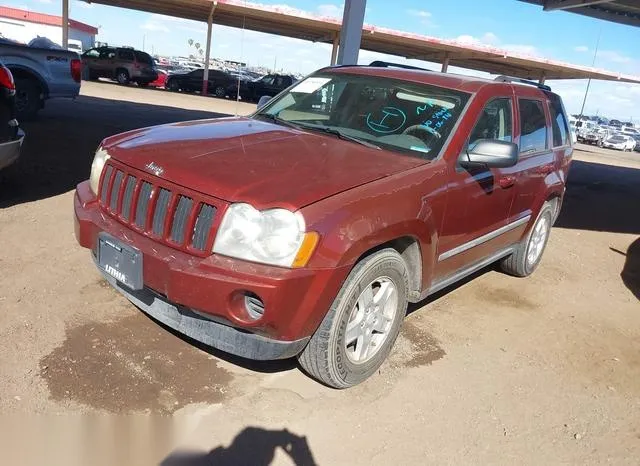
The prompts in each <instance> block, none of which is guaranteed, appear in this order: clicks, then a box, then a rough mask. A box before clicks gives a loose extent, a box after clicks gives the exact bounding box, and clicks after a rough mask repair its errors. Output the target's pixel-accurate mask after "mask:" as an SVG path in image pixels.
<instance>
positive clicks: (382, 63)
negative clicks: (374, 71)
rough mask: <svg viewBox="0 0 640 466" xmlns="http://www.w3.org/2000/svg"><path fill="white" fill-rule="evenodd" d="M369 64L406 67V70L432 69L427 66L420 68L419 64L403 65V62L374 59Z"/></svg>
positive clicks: (383, 66) (385, 66)
mask: <svg viewBox="0 0 640 466" xmlns="http://www.w3.org/2000/svg"><path fill="white" fill-rule="evenodd" d="M369 66H374V67H376V68H404V69H405V70H418V71H431V70H428V69H426V68H420V67H419V66H411V65H403V64H401V63H391V62H388V61H381V60H376V61H372V62H371V64H370V65H369Z"/></svg>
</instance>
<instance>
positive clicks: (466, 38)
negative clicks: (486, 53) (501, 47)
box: [455, 32, 500, 46]
mask: <svg viewBox="0 0 640 466" xmlns="http://www.w3.org/2000/svg"><path fill="white" fill-rule="evenodd" d="M455 40H456V41H458V42H461V43H463V44H472V45H490V46H495V45H496V44H498V43H499V42H500V40H499V39H498V36H496V35H495V34H494V33H493V32H486V33H484V34H483V35H482V36H480V37H474V36H471V35H468V34H464V35H461V36H458V37H456V39H455Z"/></svg>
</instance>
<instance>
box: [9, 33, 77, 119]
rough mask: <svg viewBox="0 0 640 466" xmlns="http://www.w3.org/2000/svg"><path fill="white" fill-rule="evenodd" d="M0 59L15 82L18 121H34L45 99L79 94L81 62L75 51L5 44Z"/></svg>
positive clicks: (72, 96) (73, 96)
mask: <svg viewBox="0 0 640 466" xmlns="http://www.w3.org/2000/svg"><path fill="white" fill-rule="evenodd" d="M0 57H1V58H2V61H3V63H4V64H5V66H6V67H7V68H8V69H9V70H10V71H11V73H12V74H13V78H14V79H15V85H16V97H15V99H16V109H17V116H18V120H19V121H25V120H30V119H32V118H34V117H35V116H36V115H37V114H38V112H39V111H40V109H42V108H43V107H44V104H45V101H46V100H47V99H53V98H75V97H77V96H78V94H79V93H80V80H81V77H82V76H81V75H82V62H81V61H80V59H79V56H78V54H77V53H75V52H69V51H67V50H56V49H46V48H37V47H29V46H26V45H17V44H11V43H9V42H4V43H0Z"/></svg>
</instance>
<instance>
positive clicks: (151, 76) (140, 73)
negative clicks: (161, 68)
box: [82, 46, 158, 87]
mask: <svg viewBox="0 0 640 466" xmlns="http://www.w3.org/2000/svg"><path fill="white" fill-rule="evenodd" d="M82 63H83V66H84V69H85V73H86V75H87V79H91V80H95V79H98V78H109V79H114V80H116V81H118V83H119V84H129V83H130V82H134V83H136V84H138V85H139V86H142V87H144V86H148V85H149V83H152V82H153V81H155V80H156V79H158V72H157V70H156V65H155V62H154V61H153V58H151V55H149V54H148V53H146V52H141V51H140V50H135V49H132V48H130V47H109V46H105V47H97V48H93V49H89V50H87V51H86V52H85V53H83V54H82Z"/></svg>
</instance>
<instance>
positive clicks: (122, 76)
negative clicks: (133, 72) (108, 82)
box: [116, 69, 129, 86]
mask: <svg viewBox="0 0 640 466" xmlns="http://www.w3.org/2000/svg"><path fill="white" fill-rule="evenodd" d="M116 81H118V84H121V85H123V86H124V85H126V84H129V72H128V71H127V70H123V69H119V70H118V71H116Z"/></svg>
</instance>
